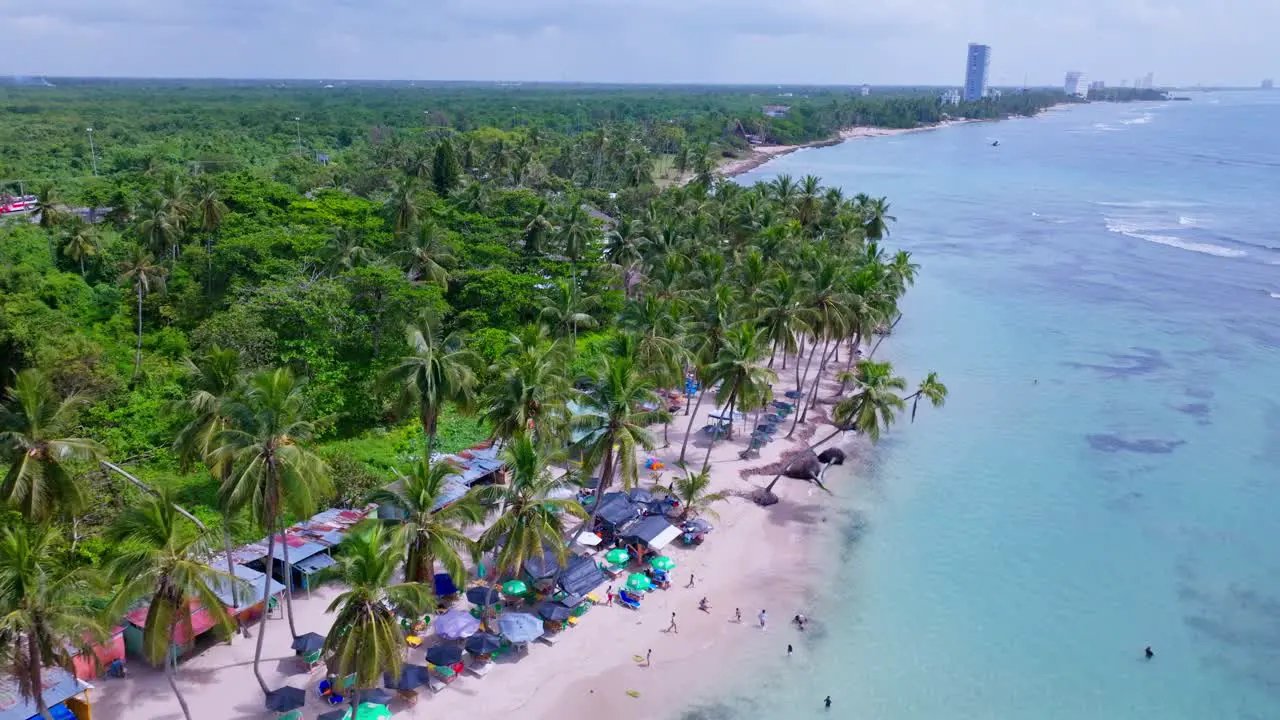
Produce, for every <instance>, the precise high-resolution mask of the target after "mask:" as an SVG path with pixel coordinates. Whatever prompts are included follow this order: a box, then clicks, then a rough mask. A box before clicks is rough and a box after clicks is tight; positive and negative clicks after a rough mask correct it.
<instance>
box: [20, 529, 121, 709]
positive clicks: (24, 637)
mask: <svg viewBox="0 0 1280 720" xmlns="http://www.w3.org/2000/svg"><path fill="white" fill-rule="evenodd" d="M56 536H57V532H56V531H55V530H54V529H53V527H52V526H49V525H38V526H33V525H27V524H25V523H13V524H10V525H9V526H7V527H4V528H0V663H3V667H4V671H5V673H6V674H7V675H9V676H10V677H12V678H13V679H14V680H15V681H16V682H15V685H17V690H18V695H19V697H21V698H22V699H23V700H26V701H27V702H29V703H31V704H32V705H34V706H35V708H36V712H37V713H38V714H39V715H40V716H41V717H43V718H45V720H53V715H51V714H50V713H49V707H48V706H47V705H46V704H45V701H44V689H45V673H46V671H47V670H48V668H53V667H60V668H63V669H65V670H68V671H69V670H71V668H72V658H73V657H74V656H75V655H77V654H79V653H86V654H87V653H91V652H92V650H91V646H92V645H93V643H94V642H99V641H101V640H104V639H105V638H106V632H105V630H104V628H103V627H102V625H101V624H100V623H99V622H98V621H97V619H96V616H95V613H94V612H93V611H92V610H91V609H90V608H89V607H88V604H87V602H86V598H88V597H90V596H91V593H90V583H89V582H88V579H87V576H86V574H85V572H84V570H83V569H70V568H69V566H68V565H67V563H66V562H64V561H63V559H62V557H61V554H60V549H61V543H60V542H59V538H57V537H56Z"/></svg>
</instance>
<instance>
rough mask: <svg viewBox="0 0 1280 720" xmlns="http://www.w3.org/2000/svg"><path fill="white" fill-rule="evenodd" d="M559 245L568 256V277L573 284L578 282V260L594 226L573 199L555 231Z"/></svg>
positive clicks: (586, 245) (585, 212)
mask: <svg viewBox="0 0 1280 720" xmlns="http://www.w3.org/2000/svg"><path fill="white" fill-rule="evenodd" d="M556 234H557V239H558V240H559V241H560V246H561V247H562V248H564V254H565V257H567V258H569V270H570V278H571V279H572V281H573V285H574V286H577V284H578V279H577V278H578V261H579V260H581V259H582V256H583V254H585V253H586V252H587V249H588V246H589V245H590V244H591V240H592V239H593V238H594V236H595V228H594V227H592V225H591V216H589V215H587V211H586V210H583V209H582V203H581V202H578V201H576V200H575V201H574V202H573V203H572V204H570V205H569V209H568V210H567V211H566V212H565V214H564V217H563V218H561V221H560V229H559V231H558V232H557V233H556Z"/></svg>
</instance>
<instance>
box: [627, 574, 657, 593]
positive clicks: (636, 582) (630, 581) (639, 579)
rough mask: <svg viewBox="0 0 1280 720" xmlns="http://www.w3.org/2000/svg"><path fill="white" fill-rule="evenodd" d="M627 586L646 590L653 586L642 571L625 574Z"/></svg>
mask: <svg viewBox="0 0 1280 720" xmlns="http://www.w3.org/2000/svg"><path fill="white" fill-rule="evenodd" d="M627 587H628V588H630V589H632V590H648V589H649V588H651V587H653V583H651V582H649V576H648V575H645V574H644V573H631V574H630V575H628V576H627Z"/></svg>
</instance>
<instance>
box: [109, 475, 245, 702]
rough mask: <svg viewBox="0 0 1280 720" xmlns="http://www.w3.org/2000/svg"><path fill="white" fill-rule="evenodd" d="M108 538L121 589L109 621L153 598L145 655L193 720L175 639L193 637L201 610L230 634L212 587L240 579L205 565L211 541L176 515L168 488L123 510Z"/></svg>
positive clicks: (111, 563)
mask: <svg viewBox="0 0 1280 720" xmlns="http://www.w3.org/2000/svg"><path fill="white" fill-rule="evenodd" d="M107 537H108V538H109V539H110V540H111V541H112V542H113V543H115V546H116V547H117V548H118V552H117V554H116V556H115V557H113V558H112V559H111V560H110V561H109V562H108V564H107V574H108V576H109V577H110V578H111V579H112V581H113V582H115V583H116V584H117V585H118V587H119V589H118V590H117V591H116V594H115V596H114V597H113V598H112V600H111V603H110V605H109V606H108V609H107V617H113V618H116V617H122V616H123V615H124V614H125V613H126V612H128V611H129V610H130V608H132V607H133V606H134V605H135V604H136V603H137V602H138V601H139V600H141V599H142V598H149V599H148V600H147V620H146V624H145V626H144V627H143V628H142V653H143V655H144V656H145V657H146V658H147V661H148V662H150V663H151V664H152V665H160V664H161V663H163V664H164V674H165V678H166V679H167V680H168V681H169V688H170V689H171V690H173V694H174V696H175V697H177V698H178V705H180V706H181V707H182V714H183V715H184V716H185V717H186V718H187V720H191V709H190V708H189V707H188V706H187V699H186V698H185V697H183V695H182V691H181V690H180V689H179V688H178V681H177V677H176V674H177V664H178V660H177V655H178V653H177V648H175V647H174V645H175V640H177V639H178V638H180V637H186V638H194V637H195V631H194V628H193V627H192V625H191V615H192V613H193V612H194V611H195V610H196V609H197V608H203V610H204V612H205V613H207V614H208V615H209V617H210V618H211V619H212V620H213V622H214V627H216V628H218V629H219V630H220V631H221V632H223V633H229V632H230V631H231V628H232V620H231V617H230V616H229V615H228V614H227V611H226V609H225V608H224V607H223V605H222V600H220V599H219V598H218V595H217V594H216V593H215V592H214V588H215V587H218V586H220V585H228V584H233V583H235V582H236V580H235V579H234V577H233V576H231V575H224V574H222V573H219V572H217V571H215V570H214V569H213V568H211V567H209V566H208V565H206V564H204V562H203V559H202V558H203V557H204V555H205V553H206V552H207V551H208V549H209V542H208V541H209V540H210V539H211V538H209V537H208V536H207V535H205V534H204V533H202V532H199V531H198V530H197V528H196V527H195V525H194V524H191V523H190V521H188V520H186V519H185V518H183V517H182V515H181V514H179V513H178V510H177V509H176V507H175V505H174V498H173V496H172V493H171V492H170V491H169V490H168V489H167V488H166V489H161V490H160V491H159V496H158V497H152V496H148V497H145V498H143V500H142V502H141V503H140V504H138V505H136V506H134V507H131V508H129V509H128V510H125V512H124V514H122V515H121V516H120V517H119V518H118V519H117V520H116V522H115V524H114V525H113V526H112V527H111V529H110V531H109V532H108V534H107Z"/></svg>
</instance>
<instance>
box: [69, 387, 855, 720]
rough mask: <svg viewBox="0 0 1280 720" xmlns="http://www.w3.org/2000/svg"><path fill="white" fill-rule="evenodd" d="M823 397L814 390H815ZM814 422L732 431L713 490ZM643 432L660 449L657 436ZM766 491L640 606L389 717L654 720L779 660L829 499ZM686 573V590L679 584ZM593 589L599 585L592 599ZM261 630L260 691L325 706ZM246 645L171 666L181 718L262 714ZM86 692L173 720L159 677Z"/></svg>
mask: <svg viewBox="0 0 1280 720" xmlns="http://www.w3.org/2000/svg"><path fill="white" fill-rule="evenodd" d="M788 374H789V373H780V375H781V379H780V380H779V382H778V383H777V385H776V386H775V390H776V392H777V394H778V395H779V396H781V393H782V391H783V390H787V389H790V384H789V382H788ZM828 394H830V391H829V390H827V389H825V388H824V391H823V393H822V395H823V396H826V395H828ZM712 405H713V403H711V402H704V403H703V407H702V408H700V409H699V412H698V417H697V418H696V419H695V421H694V425H693V427H694V428H695V435H694V438H693V439H691V441H690V444H689V451H688V454H687V456H686V458H687V460H688V461H689V464H690V465H691V466H693V467H698V466H699V465H700V463H701V462H702V458H703V456H704V455H705V453H706V447H707V444H706V443H707V441H706V440H705V439H704V438H703V437H702V436H701V434H700V433H698V432H697V428H700V427H701V426H702V425H704V424H705V423H706V422H707V421H708V420H707V418H706V416H707V415H709V414H710V413H711V412H712V411H713V408H712V407H711V406H712ZM819 419H820V417H819ZM812 420H813V418H811V422H809V423H808V424H805V425H801V426H800V427H799V429H798V430H797V432H796V434H795V437H794V438H793V439H792V440H785V439H783V438H782V437H781V436H782V435H785V432H780V433H779V436H780V437H779V439H778V440H775V441H774V442H772V443H769V444H768V445H766V446H765V447H764V448H763V449H762V450H761V451H760V457H758V458H752V459H750V460H742V459H740V458H739V457H738V453H739V452H740V451H741V450H742V449H743V448H744V447H745V442H746V438H747V437H748V435H749V433H746V432H743V431H742V428H741V423H739V426H738V428H737V429H736V430H735V439H734V440H733V441H728V442H726V441H721V442H719V443H717V445H716V447H715V448H714V450H713V451H712V453H711V469H712V474H713V478H714V483H715V487H714V488H713V489H715V490H726V491H729V492H731V493H735V494H736V493H747V492H750V491H751V490H752V489H753V488H755V487H758V486H759V485H761V484H765V483H767V482H768V480H769V478H770V477H771V474H770V476H761V475H759V473H758V472H757V473H755V474H753V473H752V472H751V470H752V469H757V470H758V469H760V468H764V467H765V466H768V465H770V464H773V463H776V462H778V461H779V460H780V459H781V458H782V457H783V455H784V454H786V453H789V452H790V451H792V449H794V448H803V447H804V446H805V439H807V438H810V437H812V436H813V435H814V433H815V432H821V433H823V434H825V433H826V432H828V431H829V428H828V427H824V426H822V425H816V424H815V423H814V422H813V421H812ZM687 423H688V417H686V416H684V415H683V414H681V415H678V416H677V418H676V422H674V423H673V424H672V426H671V430H670V441H671V445H670V447H667V448H661V447H659V448H658V449H656V450H655V451H654V452H652V453H648V455H650V456H652V457H656V458H658V459H661V460H663V461H665V462H666V463H667V467H669V468H671V467H674V462H675V460H676V459H677V457H678V456H679V453H680V441H681V440H682V439H683V437H684V429H685V426H686V424H687ZM654 431H655V432H654V436H655V439H656V440H657V441H658V443H659V445H661V441H662V428H661V427H660V426H659V427H657V428H654ZM667 472H668V473H669V472H671V471H667ZM676 472H678V470H677V471H676ZM664 474H665V473H664ZM648 475H649V477H644V478H642V484H643V485H645V486H647V485H648V484H650V483H652V482H653V481H654V479H655V477H654V476H653V474H652V473H649V474H648ZM662 479H664V480H665V479H667V478H662ZM776 492H777V494H778V496H779V498H780V502H779V503H778V504H776V505H774V506H772V507H769V508H761V507H759V506H757V505H755V504H754V503H753V502H751V501H750V500H748V499H746V498H745V497H738V496H735V497H732V498H731V499H730V500H728V501H727V502H724V503H721V504H719V505H718V506H717V509H718V511H719V513H720V518H719V519H715V518H709V519H711V521H712V522H713V523H714V525H715V530H714V531H713V532H711V533H710V534H709V535H708V538H707V540H706V542H705V543H703V544H702V545H701V546H699V547H694V548H685V547H683V546H680V544H679V542H678V541H677V543H675V544H673V545H672V546H670V547H669V548H668V550H667V551H666V554H668V555H669V556H670V557H672V558H673V559H675V560H676V561H677V562H678V567H677V568H676V570H675V571H674V572H673V574H672V577H673V582H672V587H671V588H670V589H668V590H665V591H664V590H657V591H655V592H653V593H651V594H649V595H648V596H647V597H646V599H645V601H644V603H643V607H642V608H641V609H640V610H638V611H637V610H629V609H626V608H624V607H622V606H620V605H617V604H615V605H614V606H612V607H604V606H599V607H595V608H593V609H592V610H591V611H590V612H588V613H587V614H586V615H585V616H584V617H583V619H582V622H581V623H580V624H579V625H578V626H577V627H575V628H572V629H568V630H566V631H565V632H564V634H563V637H562V638H561V639H560V641H559V642H558V643H557V644H555V645H554V646H548V645H544V644H542V643H535V644H534V645H533V646H532V647H531V648H530V650H529V652H528V653H527V654H526V655H523V656H519V657H515V658H512V657H511V656H508V657H506V658H503V659H502V660H501V661H499V662H498V663H497V664H496V666H495V667H494V668H493V670H492V671H491V672H490V673H489V674H488V675H487V676H485V677H483V678H480V677H473V676H471V675H465V676H462V677H460V678H458V679H457V680H456V681H455V682H454V683H452V684H451V685H449V686H448V687H446V688H445V689H444V690H442V691H440V692H438V693H435V694H433V693H432V692H431V691H430V690H428V689H427V688H422V689H420V691H419V702H418V703H417V704H416V706H415V707H412V708H409V707H405V706H404V705H403V704H401V703H400V702H395V703H393V704H392V705H391V710H392V711H393V712H394V713H395V715H396V717H398V718H406V719H409V718H428V717H440V716H455V717H460V716H464V715H465V716H466V717H469V718H473V719H482V718H495V719H496V718H509V717H511V714H512V713H513V712H519V713H521V714H522V715H525V716H527V717H537V718H542V717H552V716H555V715H559V716H567V717H600V718H610V719H611V720H625V719H630V718H636V719H640V718H660V717H667V716H670V715H671V714H673V713H674V712H676V711H678V710H680V709H681V708H684V707H687V706H689V705H690V704H691V703H694V702H696V701H698V700H699V699H700V698H704V697H707V696H710V695H714V694H715V693H716V692H717V691H718V690H720V689H722V688H723V687H724V686H725V683H726V682H728V681H729V680H731V678H732V673H733V672H734V670H735V668H737V667H740V663H741V661H742V660H743V659H744V658H749V657H757V658H759V657H769V656H771V655H773V654H776V655H777V656H778V657H783V656H785V652H786V647H787V645H788V644H790V643H796V644H798V631H797V629H796V628H795V627H794V626H793V625H791V624H790V623H789V622H788V621H789V619H790V618H791V617H793V616H794V615H795V614H796V613H797V612H804V611H806V610H805V604H806V597H807V594H808V592H809V590H810V587H811V584H812V582H813V581H814V579H815V578H816V577H819V576H820V567H821V564H820V559H821V556H822V553H821V552H820V549H821V548H822V546H823V544H824V543H823V540H824V537H825V536H824V534H823V530H824V529H825V522H826V517H827V506H828V504H829V503H828V502H827V501H826V495H825V493H823V492H822V491H821V490H819V489H817V488H816V487H814V486H813V485H811V484H809V483H804V482H800V481H795V480H787V479H785V478H784V479H783V480H782V481H780V482H779V483H778V485H777V487H776ZM690 574H692V575H693V576H694V577H695V584H694V586H693V587H686V585H687V584H688V582H689V576H690ZM604 589H605V588H603V587H602V588H600V589H599V591H598V592H600V593H601V595H602V596H603V594H604ZM338 592H339V589H338V588H336V587H332V586H329V587H324V588H321V589H320V590H318V591H316V592H313V593H312V595H311V597H306V596H305V595H301V594H300V595H297V596H295V598H294V603H293V604H294V611H295V618H296V621H297V627H298V632H300V633H305V632H319V633H322V634H323V633H325V632H326V631H327V630H328V628H329V626H330V624H331V616H328V615H326V614H325V612H324V610H325V607H326V606H327V605H328V604H329V602H330V601H331V600H332V599H333V598H334V597H335V596H336V595H337V594H338ZM703 597H705V598H707V600H708V602H709V604H710V606H711V608H710V612H701V611H699V609H698V605H699V600H700V599H701V598H703ZM462 606H464V607H465V601H463V604H462ZM735 608H741V610H742V622H741V623H739V622H735V621H734V611H735ZM762 609H763V610H767V611H768V615H769V623H768V627H767V628H766V629H763V630H762V629H761V628H760V627H759V623H758V620H757V616H758V614H759V613H760V611H761V610H762ZM672 613H675V614H676V621H677V626H678V632H666V630H667V628H668V626H669V625H670V622H671V614H672ZM267 627H268V630H267V633H268V635H267V638H266V640H265V648H264V651H263V660H262V665H261V667H262V673H263V676H264V678H265V679H266V682H267V684H268V685H270V686H271V687H273V688H275V687H279V686H282V685H292V686H294V687H298V688H304V689H306V691H307V693H308V700H307V705H306V707H305V708H304V710H303V712H304V716H305V717H306V718H314V717H316V716H317V715H318V714H319V713H321V712H325V711H327V710H331V709H333V708H331V707H328V706H327V705H325V704H324V703H323V701H322V700H321V699H320V698H319V696H318V694H317V692H316V685H317V683H318V682H319V681H320V679H322V677H323V674H322V671H320V670H316V671H314V672H312V673H310V674H304V673H302V672H300V671H299V670H298V668H297V665H296V658H295V656H294V653H293V651H292V650H291V649H290V647H289V644H290V642H291V640H292V638H291V637H290V634H289V627H288V624H287V621H286V620H285V619H284V618H282V617H280V618H275V619H271V620H269V621H268V626H267ZM254 632H256V625H255V627H254ZM649 650H652V651H653V662H652V665H646V664H645V663H643V662H639V661H637V658H639V660H641V661H642V660H643V658H644V656H645V654H646V652H647V651H649ZM253 651H254V641H253V640H248V639H244V638H241V637H237V638H236V639H235V642H234V644H232V645H227V644H225V643H216V642H214V641H212V640H209V641H207V642H206V643H205V644H203V645H201V646H200V649H199V650H198V651H197V653H196V654H195V655H194V656H193V657H191V658H189V659H187V660H185V661H184V662H183V663H182V664H181V666H180V669H179V673H178V682H179V683H180V686H181V688H182V690H183V692H184V693H185V694H186V697H187V700H188V702H189V704H190V706H191V710H192V716H193V718H196V720H203V719H207V720H225V719H227V718H232V719H237V720H238V719H240V718H246V719H247V718H269V717H272V716H273V715H272V714H271V713H269V712H267V711H265V710H264V709H263V701H262V694H261V690H260V689H259V687H258V685H257V683H256V682H255V680H254V678H253V671H252V662H253ZM422 652H423V651H422V650H413V651H410V656H409V660H410V662H414V663H418V664H421V663H422V662H424V661H423V657H422ZM691 680H694V681H691ZM629 691H631V692H634V693H636V694H637V696H633V695H631V694H628V692H629ZM93 697H94V715H95V717H97V718H105V719H106V720H115V719H117V718H119V719H120V720H124V719H126V718H150V719H153V720H175V719H177V718H180V717H181V711H180V709H179V707H178V704H177V701H176V699H175V698H174V696H173V693H172V692H171V691H170V689H169V686H168V684H167V682H166V681H165V678H164V676H163V674H162V673H160V672H159V671H157V670H153V669H151V668H148V667H147V666H146V665H145V664H144V663H142V662H139V661H137V660H133V659H131V662H130V677H129V678H127V679H123V680H120V679H106V680H103V681H101V682H100V683H98V686H97V690H95V691H93Z"/></svg>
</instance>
